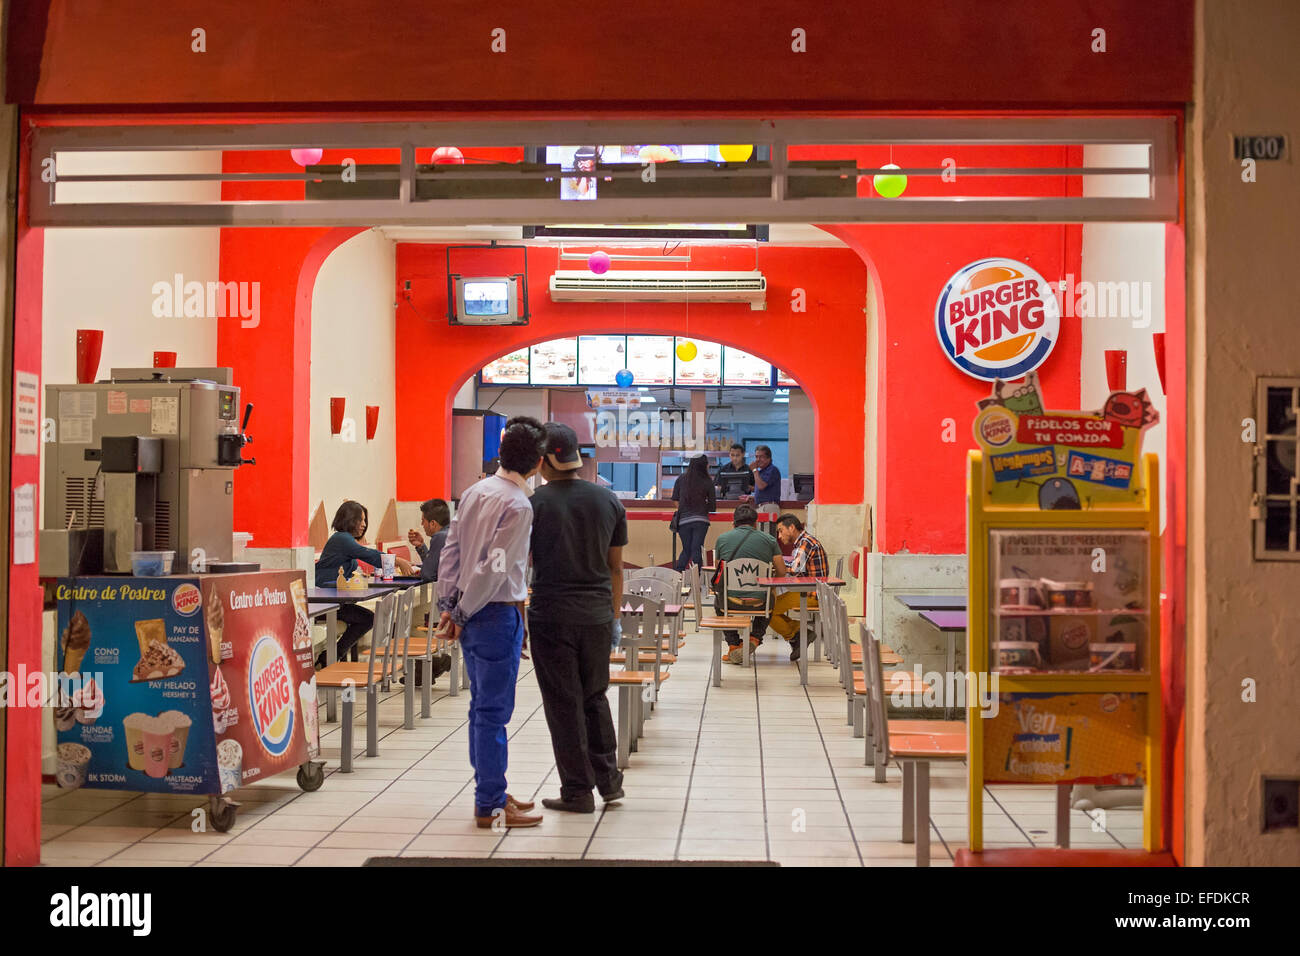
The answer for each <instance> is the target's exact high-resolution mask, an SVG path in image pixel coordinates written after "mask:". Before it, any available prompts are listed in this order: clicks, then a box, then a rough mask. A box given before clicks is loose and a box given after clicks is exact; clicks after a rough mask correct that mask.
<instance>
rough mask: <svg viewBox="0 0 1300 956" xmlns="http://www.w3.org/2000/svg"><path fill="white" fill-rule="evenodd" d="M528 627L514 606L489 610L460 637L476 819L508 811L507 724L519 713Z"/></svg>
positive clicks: (473, 619) (468, 624)
mask: <svg viewBox="0 0 1300 956" xmlns="http://www.w3.org/2000/svg"><path fill="white" fill-rule="evenodd" d="M523 643H524V621H523V618H522V617H521V616H520V614H519V610H518V608H516V607H515V606H514V605H513V604H489V605H487V606H486V607H484V608H483V609H482V610H480V611H479V612H478V613H477V614H475V615H474V616H473V617H471V618H470V619H469V620H468V621H467V622H466V623H465V627H464V628H463V629H462V630H461V632H460V648H461V651H462V652H463V653H464V655H465V673H466V674H467V675H468V676H469V762H470V765H471V766H473V768H474V815H475V816H479V817H490V816H492V813H493V811H495V810H499V809H501V808H502V807H504V806H505V805H506V763H507V761H508V759H509V753H508V749H507V737H506V724H508V723H510V717H511V715H513V714H514V711H515V681H516V680H517V679H518V677H519V652H520V650H521V649H522V648H523Z"/></svg>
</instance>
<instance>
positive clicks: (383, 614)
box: [316, 592, 397, 773]
mask: <svg viewBox="0 0 1300 956" xmlns="http://www.w3.org/2000/svg"><path fill="white" fill-rule="evenodd" d="M396 609H397V593H396V592H389V593H388V594H385V595H384V596H383V597H382V598H380V599H379V604H378V605H377V606H376V607H375V623H374V626H373V627H372V628H371V631H370V653H369V655H368V659H367V660H366V661H365V662H351V661H340V662H339V663H337V664H330V665H329V666H328V667H326V668H325V669H324V670H319V671H317V672H316V686H317V687H323V688H326V689H327V690H329V691H330V692H331V693H333V692H337V691H339V690H342V691H343V728H342V742H341V744H340V748H339V750H340V757H339V772H340V773H351V772H352V715H353V709H354V705H355V690H356V689H357V688H364V689H365V692H366V756H367V757H378V756H379V688H380V686H381V685H382V684H383V683H384V675H385V672H386V665H387V661H388V660H389V655H391V653H392V652H391V651H384V650H379V649H380V648H386V647H388V646H389V645H390V644H391V643H392V640H393V624H394V618H395V616H396Z"/></svg>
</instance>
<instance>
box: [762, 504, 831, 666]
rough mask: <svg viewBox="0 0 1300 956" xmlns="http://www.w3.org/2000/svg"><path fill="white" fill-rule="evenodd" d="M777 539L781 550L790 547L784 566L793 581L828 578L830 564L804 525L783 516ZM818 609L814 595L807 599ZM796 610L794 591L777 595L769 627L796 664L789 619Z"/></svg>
mask: <svg viewBox="0 0 1300 956" xmlns="http://www.w3.org/2000/svg"><path fill="white" fill-rule="evenodd" d="M776 536H777V538H779V539H780V541H781V544H782V545H783V546H793V549H794V550H793V551H792V552H791V554H790V557H789V559H788V560H787V561H786V562H785V566H786V573H788V574H789V575H791V576H792V577H813V578H825V577H830V573H831V571H830V561H829V560H828V559H827V557H826V549H825V548H823V547H822V543H821V542H820V541H818V540H817V539H816V538H814V537H813V536H812V535H811V534H809V533H808V532H807V531H805V530H804V526H803V522H802V521H800V520H799V519H798V518H796V517H795V516H794V515H791V514H786V515H782V516H781V519H780V520H779V521H778V522H777V523H776ZM816 606H817V595H815V594H809V595H808V607H809V608H815V607H816ZM798 607H799V594H798V592H797V591H787V592H786V593H784V594H778V595H777V596H776V599H775V600H774V601H773V602H772V617H771V620H769V621H768V626H769V627H771V628H772V630H774V631H776V632H777V633H778V634H780V635H781V636H782V637H784V638H785V639H786V640H787V641H789V642H790V660H792V661H797V660H799V622H798V621H796V620H793V619H792V618H791V617H790V613H789V612H790V611H792V610H794V609H796V608H798Z"/></svg>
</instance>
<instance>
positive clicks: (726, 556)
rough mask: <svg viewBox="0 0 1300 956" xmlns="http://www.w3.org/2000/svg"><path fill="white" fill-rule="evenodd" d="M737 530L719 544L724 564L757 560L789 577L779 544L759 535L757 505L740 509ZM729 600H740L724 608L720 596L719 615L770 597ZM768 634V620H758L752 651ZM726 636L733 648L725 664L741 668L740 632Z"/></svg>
mask: <svg viewBox="0 0 1300 956" xmlns="http://www.w3.org/2000/svg"><path fill="white" fill-rule="evenodd" d="M731 522H732V524H733V525H734V527H733V528H732V530H731V531H728V532H727V533H726V534H723V535H721V536H720V537H719V538H718V544H717V546H716V548H715V552H716V553H717V556H718V560H719V561H721V562H724V563H725V562H727V561H735V560H736V559H737V558H755V559H757V560H759V561H767V562H769V563H770V564H771V565H772V573H773V574H775V575H777V576H778V577H780V576H783V575H784V574H785V560H784V559H783V558H782V557H781V549H780V548H779V547H778V546H777V543H776V541H774V540H773V539H772V536H771V535H770V534H767V533H766V532H764V531H759V530H758V527H757V523H758V512H757V511H756V510H755V509H754V506H753V505H750V504H743V505H740V506H738V507H737V508H736V511H735V514H734V515H733V516H732V519H731ZM728 597H729V598H733V599H736V602H737V603H736V606H735V607H734V608H733V607H730V606H728V607H723V606H722V593H721V591H719V593H718V599H717V601H718V603H717V607H716V609H717V612H718V613H719V614H725V613H727V611H729V610H743V609H744V605H745V604H746V603H749V602H755V603H757V602H762V601H764V600H765V599H766V598H767V595H766V594H765V593H764V592H763V591H761V590H759V591H739V592H737V593H735V594H729V595H728ZM766 631H767V618H765V617H755V618H754V619H753V621H751V622H750V625H749V641H750V646H751V649H755V650H756V649H757V648H758V645H759V644H761V643H763V634H764V633H765V632H766ZM722 636H723V637H725V638H726V640H727V644H728V645H730V646H729V647H728V649H727V651H726V652H725V653H724V654H723V655H722V662H723V663H724V664H740V663H742V661H743V652H742V650H741V646H740V632H739V631H723V632H722Z"/></svg>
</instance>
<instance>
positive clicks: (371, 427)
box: [366, 405, 379, 441]
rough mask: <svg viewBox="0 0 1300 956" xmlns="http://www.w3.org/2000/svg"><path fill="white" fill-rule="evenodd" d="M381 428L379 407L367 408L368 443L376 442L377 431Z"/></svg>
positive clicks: (369, 406) (370, 406)
mask: <svg viewBox="0 0 1300 956" xmlns="http://www.w3.org/2000/svg"><path fill="white" fill-rule="evenodd" d="M378 427H379V406H378V405H367V406H366V441H374V440H375V430H376V429H377V428H378Z"/></svg>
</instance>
